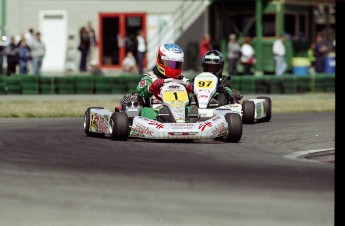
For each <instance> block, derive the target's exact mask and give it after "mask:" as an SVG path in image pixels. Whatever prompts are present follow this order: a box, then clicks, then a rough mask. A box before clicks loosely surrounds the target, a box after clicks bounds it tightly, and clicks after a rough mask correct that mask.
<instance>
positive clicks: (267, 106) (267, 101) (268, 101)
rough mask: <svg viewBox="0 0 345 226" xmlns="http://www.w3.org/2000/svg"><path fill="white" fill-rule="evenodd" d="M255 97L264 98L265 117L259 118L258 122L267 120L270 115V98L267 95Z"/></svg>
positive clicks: (269, 118)
mask: <svg viewBox="0 0 345 226" xmlns="http://www.w3.org/2000/svg"><path fill="white" fill-rule="evenodd" d="M256 99H264V100H265V106H264V109H265V112H266V117H265V118H262V119H259V120H258V122H269V121H270V120H271V117H272V100H271V98H269V97H257V98H256Z"/></svg>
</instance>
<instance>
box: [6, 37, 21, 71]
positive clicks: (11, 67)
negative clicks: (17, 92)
mask: <svg viewBox="0 0 345 226" xmlns="http://www.w3.org/2000/svg"><path fill="white" fill-rule="evenodd" d="M5 54H6V57H7V73H6V74H7V76H10V75H12V74H16V67H17V64H18V60H19V55H18V45H17V43H16V39H15V37H14V36H12V37H11V40H10V44H9V45H8V46H7V47H6V50H5Z"/></svg>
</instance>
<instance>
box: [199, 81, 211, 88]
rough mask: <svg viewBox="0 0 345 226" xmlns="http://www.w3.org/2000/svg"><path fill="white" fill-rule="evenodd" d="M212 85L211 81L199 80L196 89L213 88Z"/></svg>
mask: <svg viewBox="0 0 345 226" xmlns="http://www.w3.org/2000/svg"><path fill="white" fill-rule="evenodd" d="M213 86H214V83H213V81H212V80H200V81H198V83H197V87H198V88H213Z"/></svg>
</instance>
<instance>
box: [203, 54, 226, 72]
mask: <svg viewBox="0 0 345 226" xmlns="http://www.w3.org/2000/svg"><path fill="white" fill-rule="evenodd" d="M201 65H202V70H203V71H204V72H211V73H213V74H215V75H217V76H218V77H219V76H222V72H223V67H224V56H223V54H222V53H221V52H219V51H218V50H210V51H208V52H206V53H205V55H204V56H203V57H202V59H201Z"/></svg>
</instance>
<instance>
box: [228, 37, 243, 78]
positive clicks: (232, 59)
mask: <svg viewBox="0 0 345 226" xmlns="http://www.w3.org/2000/svg"><path fill="white" fill-rule="evenodd" d="M240 53H241V47H240V46H239V45H238V44H237V42H236V35H235V34H231V35H229V42H228V62H229V67H228V73H229V75H237V63H238V60H239V58H240Z"/></svg>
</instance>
